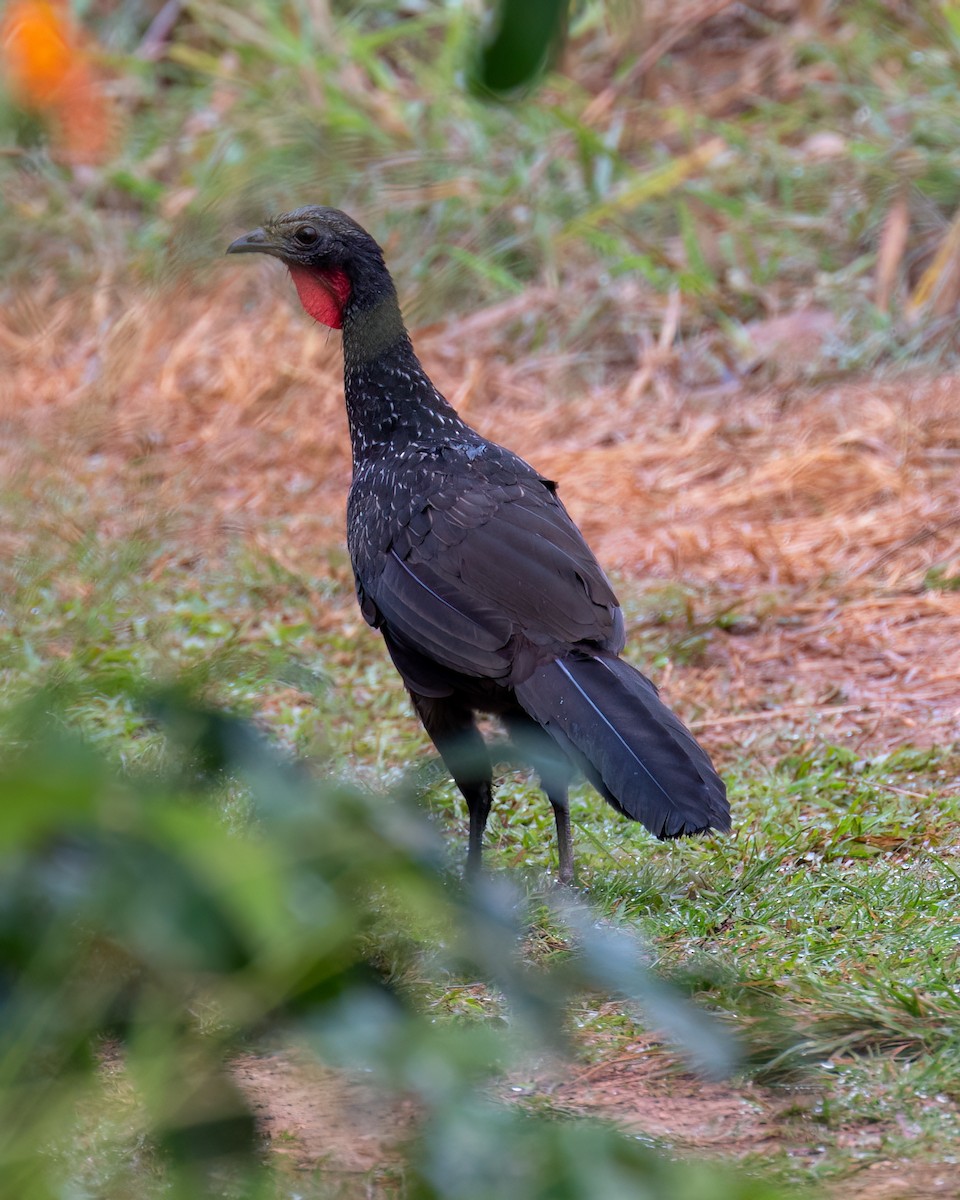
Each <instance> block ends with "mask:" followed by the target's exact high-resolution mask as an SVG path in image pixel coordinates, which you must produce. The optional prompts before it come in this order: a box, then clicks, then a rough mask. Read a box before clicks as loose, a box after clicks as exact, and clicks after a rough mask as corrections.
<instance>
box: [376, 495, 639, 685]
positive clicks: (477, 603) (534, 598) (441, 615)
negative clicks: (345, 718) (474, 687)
mask: <svg viewBox="0 0 960 1200" xmlns="http://www.w3.org/2000/svg"><path fill="white" fill-rule="evenodd" d="M451 482H452V481H451V478H450V476H446V477H445V478H444V477H440V478H438V481H437V486H436V487H435V489H433V490H432V492H430V493H429V494H428V495H427V496H426V497H423V494H422V493H421V497H422V498H421V499H419V500H416V501H414V502H413V503H411V504H410V505H409V508H408V509H407V511H405V512H403V513H402V514H401V515H402V518H403V519H402V522H400V523H394V524H392V529H391V534H392V536H391V540H390V543H389V545H388V546H387V547H386V548H385V550H384V552H382V553H381V554H379V555H378V556H377V561H376V566H375V569H373V570H366V571H363V572H362V574H360V573H358V574H359V576H360V577H359V578H358V585H359V590H360V593H361V604H364V603H365V604H366V606H367V612H366V615H367V616H368V619H371V618H372V623H375V624H378V625H381V626H382V627H383V629H384V632H385V634H386V635H387V640H388V643H390V642H391V641H392V642H394V643H399V644H400V646H401V647H403V648H406V649H408V650H412V651H415V652H417V653H418V654H420V655H424V656H426V657H428V658H429V659H430V660H432V662H434V663H437V664H439V665H440V666H442V667H444V668H447V669H449V670H452V671H456V672H462V673H464V674H467V675H471V676H475V677H480V678H489V679H499V680H502V681H504V682H510V683H513V682H516V681H517V680H518V679H519V678H522V677H525V676H526V675H527V674H529V672H530V671H531V670H532V669H533V668H534V667H535V666H536V665H537V663H538V662H542V661H545V660H547V659H550V658H553V657H554V656H555V655H556V654H558V653H564V652H566V651H567V650H568V649H570V648H571V647H574V646H593V647H597V648H599V647H602V648H605V649H609V650H613V651H614V652H616V651H618V650H619V649H621V648H622V645H623V619H622V616H621V614H620V609H619V606H618V605H617V600H616V597H615V596H614V594H613V591H612V589H611V587H610V584H609V583H608V581H607V579H606V577H605V576H604V574H603V572H602V570H601V569H600V567H599V565H598V564H597V561H596V559H595V558H594V557H593V555H592V554H591V552H590V550H589V549H588V547H587V545H586V543H585V542H584V540H583V537H582V535H581V534H580V531H579V530H578V529H577V527H576V526H575V525H574V523H573V521H572V520H571V519H570V517H569V516H568V515H567V512H566V510H565V509H564V507H563V505H562V504H561V503H560V501H559V500H558V499H557V498H556V496H555V494H554V490H553V487H552V485H550V484H549V483H547V482H546V481H544V480H541V479H539V478H538V477H536V476H533V477H532V478H529V479H521V480H518V479H517V478H516V476H513V477H512V478H510V477H508V478H507V479H503V478H501V479H499V480H492V479H491V478H489V476H488V475H477V476H473V477H467V478H466V479H464V478H463V477H462V476H458V477H457V481H456V487H452V486H451Z"/></svg>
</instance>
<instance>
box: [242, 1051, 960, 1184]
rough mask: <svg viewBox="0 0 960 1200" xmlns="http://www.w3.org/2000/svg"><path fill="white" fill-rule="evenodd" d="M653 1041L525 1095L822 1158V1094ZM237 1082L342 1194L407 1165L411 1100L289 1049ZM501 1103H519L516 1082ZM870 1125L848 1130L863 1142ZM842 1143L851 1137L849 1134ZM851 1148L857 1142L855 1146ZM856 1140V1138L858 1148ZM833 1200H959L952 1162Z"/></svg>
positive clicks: (282, 1140) (277, 1133)
mask: <svg viewBox="0 0 960 1200" xmlns="http://www.w3.org/2000/svg"><path fill="white" fill-rule="evenodd" d="M653 1048H654V1047H653V1043H652V1042H650V1043H646V1042H642V1041H641V1042H638V1043H637V1045H636V1046H634V1047H632V1048H631V1052H630V1053H629V1054H621V1055H619V1056H618V1057H617V1058H616V1059H613V1060H607V1061H603V1062H599V1063H595V1064H594V1065H592V1066H589V1067H583V1066H579V1067H578V1066H571V1065H570V1064H566V1065H565V1066H563V1067H562V1068H556V1069H555V1070H554V1072H553V1073H544V1074H543V1075H541V1076H540V1077H539V1078H538V1079H537V1081H536V1083H535V1085H534V1086H533V1088H529V1087H528V1088H525V1089H524V1092H525V1095H524V1100H525V1101H526V1102H529V1101H530V1100H531V1099H532V1100H536V1099H537V1098H541V1099H543V1100H546V1101H548V1102H549V1103H550V1104H551V1105H552V1106H555V1107H556V1108H558V1109H560V1110H562V1111H564V1112H566V1113H569V1114H571V1115H573V1116H581V1117H596V1118H602V1119H604V1120H609V1121H613V1122H614V1123H615V1124H617V1125H619V1126H620V1127H621V1128H622V1129H624V1130H625V1131H626V1132H628V1133H630V1134H634V1135H637V1136H641V1137H645V1138H650V1139H655V1140H656V1141H658V1142H663V1143H665V1144H667V1145H669V1146H670V1147H671V1148H672V1149H673V1150H675V1151H677V1152H680V1153H690V1154H693V1155H695V1156H696V1157H698V1158H703V1157H704V1156H706V1157H711V1156H714V1155H716V1156H718V1157H722V1158H724V1159H729V1158H734V1159H736V1158H747V1157H751V1156H754V1155H764V1154H769V1153H771V1152H779V1151H783V1150H787V1151H788V1153H789V1154H790V1155H791V1156H792V1157H794V1158H795V1159H796V1160H797V1161H798V1163H800V1162H803V1161H804V1160H809V1161H810V1162H814V1161H815V1160H816V1159H817V1158H818V1156H819V1155H820V1153H821V1148H820V1146H819V1142H820V1140H821V1137H822V1132H821V1130H820V1129H819V1127H818V1126H817V1125H816V1124H815V1123H814V1122H813V1121H812V1120H811V1119H810V1117H809V1116H808V1115H807V1114H808V1113H809V1112H812V1110H813V1107H814V1103H815V1101H816V1098H817V1097H816V1094H815V1093H813V1092H810V1091H797V1092H789V1091H787V1092H785V1091H783V1090H774V1089H770V1088H763V1087H760V1086H758V1085H756V1084H745V1085H743V1086H740V1087H733V1086H730V1085H728V1084H723V1083H708V1082H704V1081H703V1080H701V1079H697V1078H695V1077H693V1076H690V1075H686V1074H681V1073H677V1072H676V1071H672V1070H665V1069H664V1060H663V1057H662V1055H660V1054H657V1053H653V1054H651V1053H650V1050H651V1049H653ZM234 1077H235V1079H236V1081H237V1083H238V1084H239V1085H240V1087H241V1089H242V1090H243V1092H244V1093H245V1095H246V1096H247V1098H248V1099H249V1100H250V1102H251V1103H252V1105H253V1108H254V1111H255V1113H256V1115H257V1118H258V1121H259V1123H260V1127H261V1130H262V1131H263V1133H264V1135H265V1137H266V1138H267V1140H268V1142H269V1146H270V1150H271V1153H273V1154H275V1155H277V1156H278V1157H279V1158H281V1159H282V1160H284V1161H286V1162H287V1163H288V1164H289V1166H290V1168H291V1169H292V1170H296V1171H306V1172H313V1173H320V1174H322V1175H323V1176H324V1178H325V1179H327V1180H328V1182H330V1183H332V1184H334V1185H336V1186H337V1188H338V1189H339V1192H338V1194H340V1195H344V1196H352V1195H368V1194H370V1190H369V1189H370V1185H371V1184H372V1181H375V1180H376V1179H377V1177H378V1176H381V1177H382V1176H383V1174H384V1172H387V1173H390V1172H396V1171H397V1170H398V1169H399V1168H400V1166H401V1163H402V1153H401V1148H402V1144H403V1142H404V1141H405V1140H406V1139H408V1138H409V1137H411V1136H412V1135H413V1134H414V1133H415V1132H416V1126H417V1118H418V1113H417V1109H416V1106H415V1105H414V1104H413V1103H412V1102H411V1101H409V1100H397V1099H390V1098H389V1097H386V1096H385V1095H384V1093H383V1092H382V1090H380V1089H378V1088H376V1087H374V1086H372V1085H371V1084H369V1083H367V1082H365V1081H364V1080H363V1079H362V1078H357V1077H356V1076H350V1075H346V1074H343V1073H341V1072H337V1071H331V1070H329V1069H327V1068H325V1067H322V1066H319V1065H318V1064H316V1063H312V1062H310V1061H309V1060H307V1059H305V1058H304V1057H302V1056H295V1055H292V1054H286V1053H274V1054H269V1055H252V1054H250V1055H244V1056H243V1057H242V1058H240V1059H238V1060H237V1062H236V1065H235V1068H234ZM502 1094H503V1097H504V1099H511V1100H517V1096H516V1095H515V1093H514V1091H513V1089H512V1088H511V1087H510V1086H509V1084H507V1085H504V1086H503V1088H502ZM861 1134H862V1130H851V1131H850V1138H851V1139H853V1140H856V1139H857V1138H859V1137H860V1135H861ZM840 1140H841V1141H842V1140H843V1134H841V1135H840ZM851 1144H853V1141H851ZM858 1144H859V1143H858ZM826 1194H828V1195H829V1196H830V1197H832V1198H834V1200H934V1198H936V1200H941V1198H945V1197H956V1196H960V1167H958V1166H957V1165H955V1164H953V1163H912V1162H910V1163H907V1162H890V1161H883V1160H881V1161H880V1162H874V1163H871V1165H870V1166H869V1167H865V1168H864V1169H863V1170H862V1171H858V1172H856V1173H855V1174H854V1175H851V1176H850V1177H848V1178H846V1179H844V1180H841V1181H839V1182H837V1183H835V1184H833V1185H832V1186H830V1187H829V1188H828V1189H827V1190H826Z"/></svg>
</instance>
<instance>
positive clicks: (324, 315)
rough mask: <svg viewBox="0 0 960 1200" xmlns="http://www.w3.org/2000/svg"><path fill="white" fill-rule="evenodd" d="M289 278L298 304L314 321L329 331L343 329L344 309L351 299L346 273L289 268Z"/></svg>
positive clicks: (333, 270) (337, 269)
mask: <svg viewBox="0 0 960 1200" xmlns="http://www.w3.org/2000/svg"><path fill="white" fill-rule="evenodd" d="M290 275H291V277H292V279H293V282H294V284H295V285H296V288H297V295H298V296H299V297H300V303H301V304H302V305H303V307H304V308H305V309H306V311H307V312H308V313H309V314H310V316H311V317H313V319H314V320H315V321H319V322H320V324H321V325H326V326H327V327H328V328H330V329H341V328H342V327H343V308H344V305H345V304H346V303H347V301H348V300H349V299H350V280H349V279H348V278H347V274H346V272H345V271H341V270H340V269H339V268H336V267H335V268H333V269H332V270H329V271H323V270H320V269H319V268H316V267H291V268H290Z"/></svg>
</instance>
